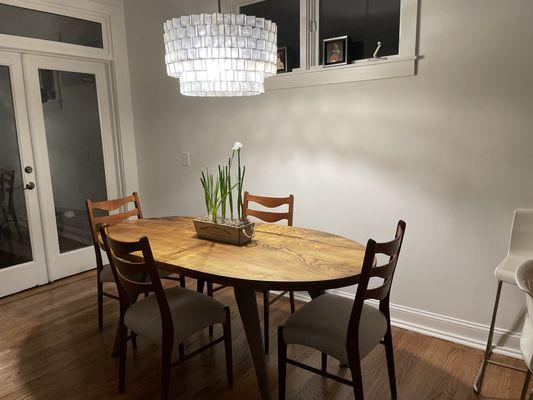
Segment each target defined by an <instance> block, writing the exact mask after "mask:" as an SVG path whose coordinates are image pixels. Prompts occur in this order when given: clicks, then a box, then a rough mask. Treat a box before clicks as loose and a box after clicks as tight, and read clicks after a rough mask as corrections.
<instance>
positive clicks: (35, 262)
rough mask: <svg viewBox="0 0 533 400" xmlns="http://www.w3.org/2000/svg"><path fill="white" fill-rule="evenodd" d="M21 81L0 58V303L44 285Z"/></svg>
mask: <svg viewBox="0 0 533 400" xmlns="http://www.w3.org/2000/svg"><path fill="white" fill-rule="evenodd" d="M22 79H23V78H22V64H21V59H20V55H17V54H13V53H1V52H0V297H1V296H5V295H7V294H11V293H14V292H17V291H20V290H23V289H26V288H29V287H32V286H36V285H39V284H43V283H46V282H47V281H48V276H47V271H46V264H45V257H44V249H43V244H42V232H41V226H40V225H41V223H40V215H39V205H38V200H37V193H36V186H35V183H34V177H35V174H34V167H33V161H32V149H31V139H30V133H29V127H28V121H27V114H26V104H25V95H24V83H23V81H22Z"/></svg>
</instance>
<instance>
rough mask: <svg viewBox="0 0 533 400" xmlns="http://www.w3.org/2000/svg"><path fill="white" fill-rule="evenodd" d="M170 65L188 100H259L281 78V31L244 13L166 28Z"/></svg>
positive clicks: (186, 19)
mask: <svg viewBox="0 0 533 400" xmlns="http://www.w3.org/2000/svg"><path fill="white" fill-rule="evenodd" d="M164 30H165V34H164V40H165V63H166V67H167V73H168V75H169V76H171V77H174V78H179V80H180V92H181V94H183V95H185V96H214V97H222V96H254V95H259V94H262V93H264V92H265V85H264V81H265V78H268V77H270V76H273V75H275V74H276V69H277V68H276V61H277V26H276V24H275V23H274V22H272V21H269V20H266V19H264V18H256V17H254V16H249V15H244V14H221V13H214V14H200V15H195V14H193V15H188V16H183V17H180V18H173V19H171V20H168V21H167V22H165V24H164Z"/></svg>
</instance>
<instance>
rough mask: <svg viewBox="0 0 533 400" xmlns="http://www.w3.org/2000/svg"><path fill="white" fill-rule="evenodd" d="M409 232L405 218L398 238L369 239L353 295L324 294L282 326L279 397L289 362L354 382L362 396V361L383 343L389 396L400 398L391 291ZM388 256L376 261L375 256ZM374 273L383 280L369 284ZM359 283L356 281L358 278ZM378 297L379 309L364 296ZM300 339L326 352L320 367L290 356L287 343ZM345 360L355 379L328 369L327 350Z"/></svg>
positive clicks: (359, 397)
mask: <svg viewBox="0 0 533 400" xmlns="http://www.w3.org/2000/svg"><path fill="white" fill-rule="evenodd" d="M404 234H405V222H403V221H399V222H398V227H397V229H396V236H395V238H394V240H392V241H391V242H386V243H376V242H375V241H374V240H372V239H370V240H369V241H368V243H367V247H366V253H365V258H364V261H363V267H362V270H361V274H360V277H359V281H358V282H357V283H358V286H357V292H356V295H355V300H350V299H347V298H345V297H340V296H336V295H333V294H324V295H322V296H320V297H317V298H316V299H314V300H312V301H311V302H309V303H307V304H306V305H304V306H303V307H302V308H300V309H299V310H298V311H297V312H296V313H294V314H293V315H291V316H290V317H289V318H288V319H287V321H286V322H285V324H284V325H283V326H280V327H279V328H278V375H279V399H280V400H284V399H285V389H286V368H287V363H288V364H291V365H294V366H297V367H300V368H303V369H305V370H307V371H310V372H314V373H317V374H320V375H322V376H324V377H327V378H330V379H333V380H336V381H337V382H341V383H344V384H346V385H350V386H352V387H353V390H354V395H355V399H356V400H363V399H364V395H363V380H362V372H361V360H362V359H363V358H364V357H365V356H366V355H367V354H369V353H370V351H371V350H372V349H373V348H374V347H376V346H377V345H378V344H379V343H381V344H383V345H384V346H385V355H386V358H387V367H388V373H389V384H390V391H391V396H392V398H393V399H396V398H397V393H396V374H395V369H394V352H393V345H392V330H391V322H390V308H389V302H390V291H391V286H392V280H393V278H394V272H395V270H396V265H397V263H398V257H399V255H400V250H401V247H402V242H403V237H404ZM379 254H384V255H385V256H388V261H387V262H386V263H385V264H384V265H381V266H375V264H376V262H375V260H376V255H379ZM371 278H375V279H377V280H382V281H381V282H379V285H377V286H372V288H370V289H369V288H368V283H369V281H370V279H371ZM354 283H356V282H354ZM368 299H375V300H378V301H379V308H375V307H373V306H371V305H369V304H367V303H365V300H368ZM288 344H299V345H304V346H307V347H311V348H314V349H317V350H319V351H321V352H322V368H321V369H317V368H314V367H312V366H310V365H307V364H303V363H301V362H298V361H295V360H292V359H289V358H287V345H288ZM328 354H329V355H330V356H332V357H334V358H336V359H338V360H340V362H341V364H342V363H344V364H347V365H348V366H349V367H350V371H351V373H352V380H348V379H345V378H341V377H339V376H337V375H333V374H330V373H328V372H327V355H328Z"/></svg>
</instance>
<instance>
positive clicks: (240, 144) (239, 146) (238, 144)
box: [233, 142, 242, 151]
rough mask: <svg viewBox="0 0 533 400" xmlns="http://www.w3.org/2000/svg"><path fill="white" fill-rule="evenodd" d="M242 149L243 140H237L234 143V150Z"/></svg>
mask: <svg viewBox="0 0 533 400" xmlns="http://www.w3.org/2000/svg"><path fill="white" fill-rule="evenodd" d="M240 149H242V143H241V142H235V144H234V145H233V151H237V150H240Z"/></svg>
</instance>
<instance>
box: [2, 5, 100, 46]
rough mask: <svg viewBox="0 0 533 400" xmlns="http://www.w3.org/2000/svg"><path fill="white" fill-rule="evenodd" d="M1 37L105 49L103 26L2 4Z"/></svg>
mask: <svg viewBox="0 0 533 400" xmlns="http://www.w3.org/2000/svg"><path fill="white" fill-rule="evenodd" d="M0 33H3V34H5V35H13V36H22V37H28V38H33V39H43V40H51V41H54V42H61V43H70V44H78V45H81V46H88V47H96V48H100V49H102V48H103V47H104V44H103V38H102V25H101V24H100V23H98V22H94V21H87V20H84V19H79V18H73V17H67V16H64V15H58V14H52V13H47V12H43V11H37V10H30V9H28V8H22V7H16V6H10V5H7V4H0Z"/></svg>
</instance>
